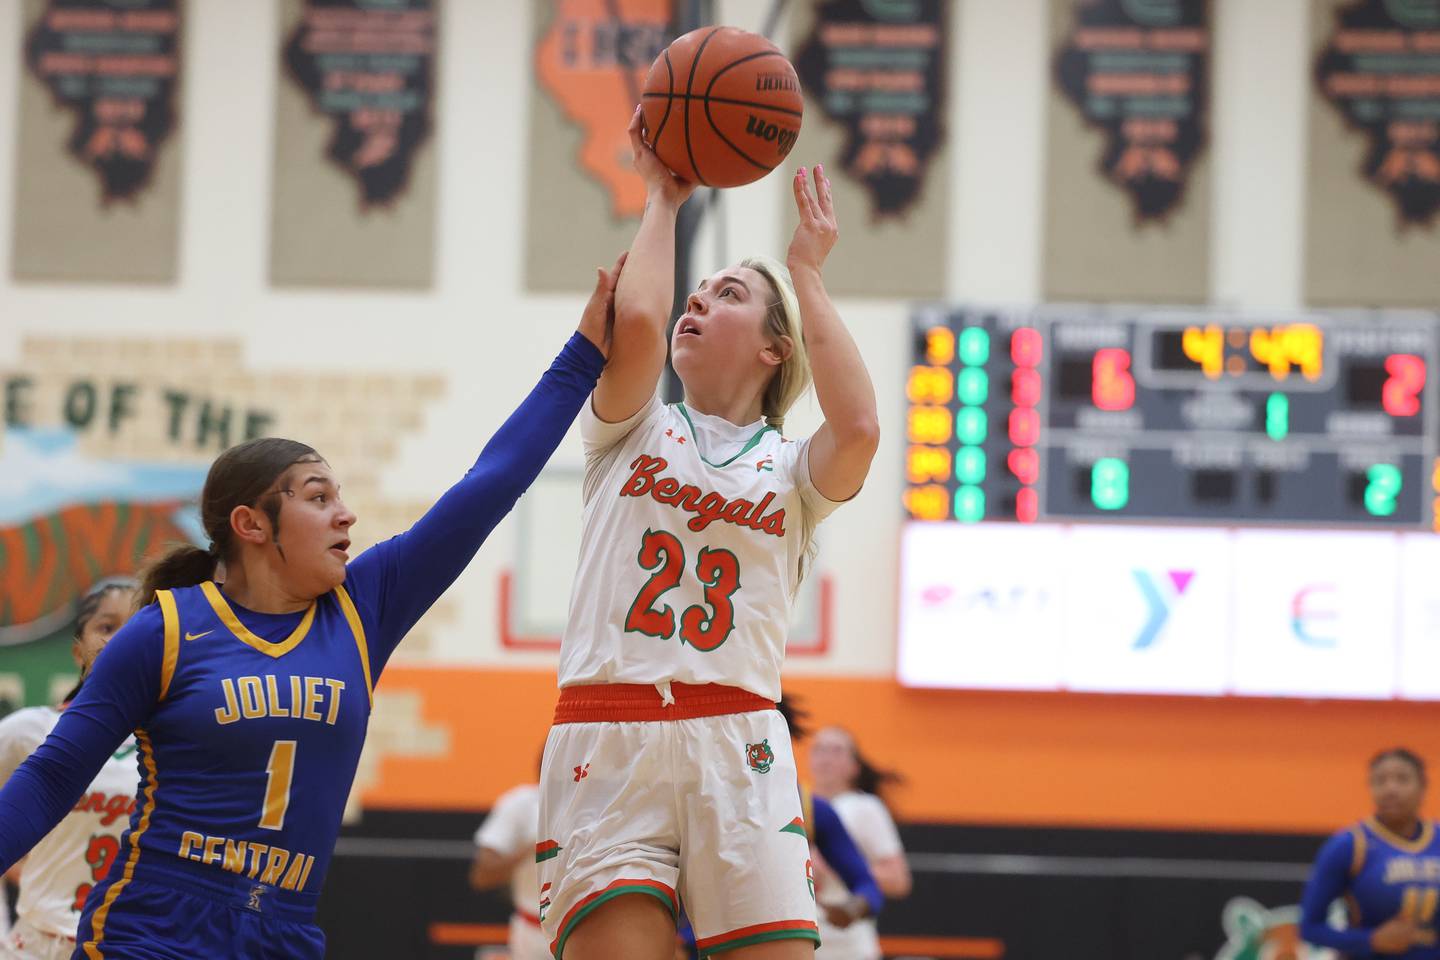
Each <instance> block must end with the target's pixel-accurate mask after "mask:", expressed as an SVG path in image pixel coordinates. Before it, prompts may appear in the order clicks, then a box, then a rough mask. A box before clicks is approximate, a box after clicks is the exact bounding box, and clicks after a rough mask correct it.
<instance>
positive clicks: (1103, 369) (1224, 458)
mask: <svg viewBox="0 0 1440 960" xmlns="http://www.w3.org/2000/svg"><path fill="white" fill-rule="evenodd" d="M1437 362H1440V318H1437V317H1435V316H1433V315H1427V314H1379V313H1371V314H1339V315H1324V316H1305V317H1302V318H1295V319H1280V320H1276V319H1273V318H1256V317H1247V316H1242V315H1221V314H1217V313H1214V312H1204V313H1201V312H1196V313H1182V312H1174V311H1140V310H1131V311H1128V312H1127V311H1120V310H1115V309H1102V308H1093V309H1092V308H1085V307H1074V308H1069V307H1047V308H1041V309H1038V310H1034V311H1013V312H1006V311H997V310H982V309H974V310H971V309H961V310H953V311H947V310H938V309H926V308H922V309H920V310H919V311H918V312H917V313H916V315H915V317H914V350H913V354H912V366H911V368H910V371H909V376H908V377H907V381H906V399H907V401H908V408H907V415H906V440H907V445H906V463H905V472H906V488H905V493H904V507H905V511H906V514H907V516H908V517H910V518H912V519H915V520H922V521H960V522H967V523H968V522H976V521H980V520H1008V521H1017V522H1020V523H1030V522H1035V521H1047V520H1048V521H1059V522H1064V521H1072V520H1089V521H1097V520H1098V521H1105V520H1114V521H1122V522H1123V521H1136V522H1149V523H1154V522H1181V523H1214V524H1220V525H1229V526H1247V525H1257V526H1268V525H1303V526H1316V527H1371V528H1392V529H1400V530H1432V529H1440V526H1437V517H1440V449H1437V447H1440V384H1437V380H1436V377H1437V374H1436V364H1437Z"/></svg>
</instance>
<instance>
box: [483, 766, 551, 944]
mask: <svg viewBox="0 0 1440 960" xmlns="http://www.w3.org/2000/svg"><path fill="white" fill-rule="evenodd" d="M539 833H540V787H539V785H538V784H533V783H532V784H525V785H524V786H519V787H514V788H512V789H510V790H507V791H506V792H505V793H504V794H503V795H502V796H501V797H500V799H499V800H496V801H495V807H494V809H492V810H491V811H490V815H489V816H488V817H486V818H485V822H484V823H482V824H481V825H480V829H479V830H477V831H475V846H477V847H487V848H489V849H491V850H494V851H495V852H496V853H498V854H501V855H502V856H507V857H513V856H515V855H517V854H521V855H522V856H521V858H520V863H519V865H518V866H516V867H515V872H514V873H513V874H511V876H510V901H511V903H513V904H514V905H515V909H517V910H523V911H524V912H525V913H527V914H529V915H530V916H532V917H534V916H536V915H537V914H538V913H539V910H540V907H539V904H540V879H539V877H540V873H539V868H538V867H537V866H536V864H535V856H534V854H535V842H536V841H537V840H538V839H539Z"/></svg>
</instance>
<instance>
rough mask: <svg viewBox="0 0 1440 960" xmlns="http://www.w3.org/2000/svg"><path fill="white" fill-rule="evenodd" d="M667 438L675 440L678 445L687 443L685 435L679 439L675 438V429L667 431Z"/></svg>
mask: <svg viewBox="0 0 1440 960" xmlns="http://www.w3.org/2000/svg"><path fill="white" fill-rule="evenodd" d="M665 436H667V437H669V438H670V439H671V440H674V441H675V442H676V443H684V442H685V435H684V434H681V435H680V436H678V437H677V436H675V431H674V430H673V429H671V430H666V431H665Z"/></svg>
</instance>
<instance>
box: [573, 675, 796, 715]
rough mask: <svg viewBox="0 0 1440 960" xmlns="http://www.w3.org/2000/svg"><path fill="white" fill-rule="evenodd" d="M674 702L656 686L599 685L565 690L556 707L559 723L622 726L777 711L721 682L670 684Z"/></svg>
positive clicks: (770, 704)
mask: <svg viewBox="0 0 1440 960" xmlns="http://www.w3.org/2000/svg"><path fill="white" fill-rule="evenodd" d="M670 694H671V696H672V697H673V699H674V701H675V702H674V703H671V704H668V705H667V704H666V703H665V701H664V700H663V699H662V698H661V696H660V691H659V690H658V689H657V688H656V687H655V685H654V684H647V683H596V684H587V685H585V686H578V687H566V688H565V689H563V690H561V691H560V699H559V701H558V702H557V703H556V704H555V722H556V723H605V722H608V721H618V722H621V723H634V722H648V721H653V720H694V719H697V718H699V717H719V716H724V715H725V714H727V713H751V712H752V711H755V710H774V709H775V701H773V700H767V699H765V698H764V697H762V696H760V695H759V694H758V693H751V692H750V691H748V690H741V689H740V688H739V687H727V686H723V685H721V684H718V683H679V682H674V683H671V684H670Z"/></svg>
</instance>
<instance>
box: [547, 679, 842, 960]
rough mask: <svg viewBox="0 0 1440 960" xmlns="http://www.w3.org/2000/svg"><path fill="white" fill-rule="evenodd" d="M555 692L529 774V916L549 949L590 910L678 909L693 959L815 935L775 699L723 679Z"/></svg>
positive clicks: (791, 769)
mask: <svg viewBox="0 0 1440 960" xmlns="http://www.w3.org/2000/svg"><path fill="white" fill-rule="evenodd" d="M669 687H670V692H671V693H672V695H673V699H674V702H673V703H672V704H669V705H666V704H664V702H663V701H662V698H661V694H660V693H659V692H658V690H657V688H656V687H648V686H636V685H629V684H606V685H600V686H582V687H567V688H566V689H564V690H562V691H561V692H560V703H559V705H558V706H557V707H556V711H555V726H554V727H552V728H551V730H550V736H549V739H548V740H546V743H545V761H544V766H543V769H542V772H541V775H540V837H541V840H540V842H539V843H538V844H536V846H535V859H536V861H537V863H538V864H539V868H540V897H541V901H540V907H541V910H540V919H541V924H542V925H543V927H544V930H545V936H546V937H547V938H548V939H549V941H550V950H551V952H552V953H553V954H554V956H555V957H556V958H557V960H563V957H564V951H565V941H566V940H567V939H568V938H569V936H570V934H571V933H572V932H573V931H574V930H575V928H576V926H577V925H578V924H580V923H581V922H582V921H583V920H584V919H585V917H586V916H587V915H588V914H589V913H590V912H591V911H593V910H594V909H595V908H596V907H598V906H600V905H601V904H603V903H605V902H607V901H608V900H611V899H613V898H615V897H618V896H622V895H624V894H641V895H649V896H652V897H655V898H656V899H658V900H660V901H661V902H662V903H663V904H664V905H665V907H666V909H668V910H669V911H670V912H671V914H672V915H674V914H676V913H678V911H679V909H681V907H682V906H683V909H684V910H685V913H686V914H687V915H688V916H689V918H690V923H691V925H692V926H693V927H694V929H695V939H696V944H697V946H698V947H699V950H700V955H701V956H702V957H706V956H710V955H713V954H717V953H722V952H723V951H726V950H732V949H734V948H736V947H743V946H749V945H750V944H754V943H761V942H764V941H768V940H780V939H806V940H810V941H813V942H816V943H818V942H819V939H820V937H819V933H818V931H817V928H816V924H815V885H814V882H813V875H812V870H811V862H810V845H809V842H808V840H807V838H806V836H805V822H804V819H803V817H802V814H801V807H800V793H799V788H798V785H797V781H796V774H795V757H794V754H793V752H792V751H791V748H790V735H789V733H788V731H787V730H786V727H785V719H784V718H783V717H782V716H781V715H780V713H779V712H778V711H777V710H775V709H774V704H773V703H770V702H768V701H766V700H764V699H763V698H761V697H758V696H756V695H754V694H750V693H746V692H744V691H741V690H737V689H735V688H733V687H721V686H717V685H714V684H704V685H695V686H690V685H686V684H681V683H674V684H671V685H669Z"/></svg>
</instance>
